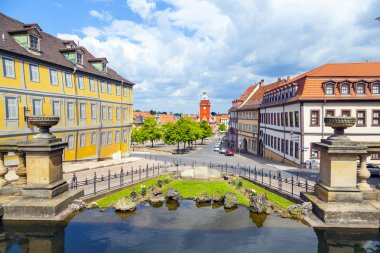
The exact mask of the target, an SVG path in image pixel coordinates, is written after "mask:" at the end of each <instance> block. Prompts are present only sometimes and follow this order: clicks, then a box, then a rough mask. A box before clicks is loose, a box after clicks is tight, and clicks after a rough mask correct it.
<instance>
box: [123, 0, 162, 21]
mask: <svg viewBox="0 0 380 253" xmlns="http://www.w3.org/2000/svg"><path fill="white" fill-rule="evenodd" d="M127 4H128V5H129V7H130V8H131V10H132V11H133V12H135V13H137V14H139V15H140V17H141V18H142V19H148V18H150V17H151V15H152V13H153V11H154V10H155V8H156V3H154V2H153V1H149V0H127Z"/></svg>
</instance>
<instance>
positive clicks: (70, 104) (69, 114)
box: [67, 102, 74, 120]
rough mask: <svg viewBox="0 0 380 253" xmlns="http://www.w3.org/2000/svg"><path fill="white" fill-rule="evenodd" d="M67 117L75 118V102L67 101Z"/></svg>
mask: <svg viewBox="0 0 380 253" xmlns="http://www.w3.org/2000/svg"><path fill="white" fill-rule="evenodd" d="M67 119H68V120H74V103H73V102H68V103H67Z"/></svg>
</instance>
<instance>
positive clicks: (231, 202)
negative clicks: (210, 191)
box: [223, 192, 238, 208]
mask: <svg viewBox="0 0 380 253" xmlns="http://www.w3.org/2000/svg"><path fill="white" fill-rule="evenodd" d="M237 200H238V198H237V196H236V194H235V193H232V192H226V194H224V202H223V204H224V208H233V207H236V206H237V204H238V201H237Z"/></svg>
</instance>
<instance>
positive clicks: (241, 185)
mask: <svg viewBox="0 0 380 253" xmlns="http://www.w3.org/2000/svg"><path fill="white" fill-rule="evenodd" d="M236 186H237V187H238V188H241V187H243V181H242V180H241V179H240V180H238V181H237V184H236Z"/></svg>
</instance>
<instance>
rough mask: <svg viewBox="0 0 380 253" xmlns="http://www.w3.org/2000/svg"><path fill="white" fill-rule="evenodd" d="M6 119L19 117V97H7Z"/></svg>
mask: <svg viewBox="0 0 380 253" xmlns="http://www.w3.org/2000/svg"><path fill="white" fill-rule="evenodd" d="M5 117H6V119H18V105H17V98H8V97H7V98H5Z"/></svg>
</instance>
